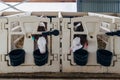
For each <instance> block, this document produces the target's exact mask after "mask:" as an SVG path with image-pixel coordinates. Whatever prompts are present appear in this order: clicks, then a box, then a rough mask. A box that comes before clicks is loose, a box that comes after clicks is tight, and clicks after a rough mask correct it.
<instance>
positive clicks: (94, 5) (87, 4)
mask: <svg viewBox="0 0 120 80" xmlns="http://www.w3.org/2000/svg"><path fill="white" fill-rule="evenodd" d="M77 11H78V12H114V13H119V12H120V0H77Z"/></svg>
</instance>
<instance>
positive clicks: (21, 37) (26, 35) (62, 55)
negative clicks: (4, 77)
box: [0, 12, 120, 73]
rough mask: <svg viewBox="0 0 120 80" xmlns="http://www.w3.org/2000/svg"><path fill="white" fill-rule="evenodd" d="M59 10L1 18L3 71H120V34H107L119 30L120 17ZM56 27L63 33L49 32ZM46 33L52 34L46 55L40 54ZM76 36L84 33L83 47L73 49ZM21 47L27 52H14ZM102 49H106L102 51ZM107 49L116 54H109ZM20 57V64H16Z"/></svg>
mask: <svg viewBox="0 0 120 80" xmlns="http://www.w3.org/2000/svg"><path fill="white" fill-rule="evenodd" d="M58 14H59V13H57V12H51V13H49V12H40V13H32V15H30V14H29V15H23V14H22V15H19V14H18V15H12V16H11V15H10V16H6V17H4V18H0V23H1V24H0V44H1V45H2V46H1V45H0V65H1V66H0V73H14V72H18V73H19V72H60V71H61V72H86V73H120V71H119V70H120V69H119V66H120V60H119V56H120V55H119V53H120V51H119V37H118V36H107V35H106V34H105V33H106V32H110V31H116V30H119V22H120V19H119V18H113V17H112V18H111V17H108V16H107V17H106V16H105V15H104V16H102V17H101V16H97V15H94V16H91V15H88V14H83V13H69V14H68V12H62V13H61V14H59V15H58ZM42 15H44V16H43V17H38V16H42ZM40 23H44V28H45V29H40V28H39V27H40ZM78 26H79V28H78ZM52 30H59V33H60V34H59V35H58V36H56V35H49V33H48V34H47V33H46V32H45V31H51V33H52ZM42 33H44V34H47V35H48V36H44V37H45V39H46V41H47V45H46V46H47V51H46V53H45V54H44V55H43V54H39V50H38V46H37V40H38V38H39V37H40V36H41V35H42ZM57 33H58V32H57ZM55 34H56V32H55ZM33 37H34V38H33ZM75 37H80V39H81V41H80V42H81V44H82V45H83V49H81V51H76V52H75V53H73V52H72V51H71V49H70V48H71V46H72V41H73V39H74V38H75ZM21 49H22V50H23V54H19V53H17V54H16V53H15V54H14V50H21ZM99 49H100V50H101V49H102V50H103V51H105V53H104V52H102V53H101V51H100V52H99ZM97 50H98V51H97ZM24 51H25V54H24ZM106 51H109V52H111V53H112V54H111V53H110V54H109V53H108V54H106ZM84 52H85V53H84ZM8 53H9V55H7V54H8ZM11 53H12V54H11ZM20 53H22V52H21V51H20ZM99 53H100V54H99ZM108 55H109V57H108ZM11 56H12V57H11ZM14 56H15V58H13V57H14ZM16 56H17V57H16ZM19 56H23V57H19ZM18 57H19V59H18ZM16 59H17V60H18V62H19V64H18V63H17V64H16ZM12 62H13V63H14V64H12Z"/></svg>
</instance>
